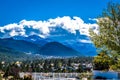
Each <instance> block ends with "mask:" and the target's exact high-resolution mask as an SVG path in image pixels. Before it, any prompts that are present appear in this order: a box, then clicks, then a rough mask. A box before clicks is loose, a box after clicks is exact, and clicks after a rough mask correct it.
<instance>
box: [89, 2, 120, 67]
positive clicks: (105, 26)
mask: <svg viewBox="0 0 120 80" xmlns="http://www.w3.org/2000/svg"><path fill="white" fill-rule="evenodd" d="M97 24H98V25H99V29H98V31H99V33H95V32H94V31H93V30H92V29H90V35H91V40H92V41H93V43H94V44H95V46H96V47H97V48H98V49H101V50H102V48H105V50H106V51H107V53H109V54H106V55H108V56H110V57H112V59H113V60H114V62H115V63H114V64H112V65H114V66H115V65H116V64H118V62H119V58H120V4H118V3H108V7H107V9H105V10H104V11H103V13H102V15H101V16H100V17H99V18H98V19H97ZM99 57H100V56H99ZM95 59H96V58H95ZM101 60H102V59H101ZM112 65H111V66H112Z"/></svg>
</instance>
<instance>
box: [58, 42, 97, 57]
mask: <svg viewBox="0 0 120 80" xmlns="http://www.w3.org/2000/svg"><path fill="white" fill-rule="evenodd" d="M60 43H62V44H64V45H65V46H67V47H71V48H73V49H75V50H76V51H78V52H80V53H82V54H84V55H85V56H95V55H97V52H96V48H95V46H94V45H93V44H92V43H85V42H80V41H79V40H71V41H64V42H60Z"/></svg>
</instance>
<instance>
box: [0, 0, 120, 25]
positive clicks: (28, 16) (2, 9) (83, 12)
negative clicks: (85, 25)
mask: <svg viewBox="0 0 120 80" xmlns="http://www.w3.org/2000/svg"><path fill="white" fill-rule="evenodd" d="M108 2H110V0H0V26H4V25H7V24H10V23H17V22H20V21H21V20H24V19H25V20H36V21H39V20H47V19H50V18H56V17H63V16H70V17H73V16H78V17H80V18H81V19H83V20H84V21H85V22H90V21H89V18H96V17H98V16H99V15H100V14H101V12H102V10H103V9H104V8H105V7H106V5H107V3H108ZM113 2H119V0H113Z"/></svg>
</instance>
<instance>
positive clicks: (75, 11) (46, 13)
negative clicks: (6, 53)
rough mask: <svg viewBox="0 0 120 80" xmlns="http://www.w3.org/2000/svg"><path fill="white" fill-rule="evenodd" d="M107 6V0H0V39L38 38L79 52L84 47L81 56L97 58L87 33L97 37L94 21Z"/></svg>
mask: <svg viewBox="0 0 120 80" xmlns="http://www.w3.org/2000/svg"><path fill="white" fill-rule="evenodd" d="M108 2H110V0H0V38H9V37H14V36H24V37H28V36H31V35H37V36H40V37H42V38H50V39H53V40H55V41H58V42H61V43H64V44H66V45H69V46H71V47H72V48H74V49H76V50H77V51H80V52H81V49H82V48H83V47H84V49H82V51H83V52H85V53H88V54H89V53H95V54H96V51H95V47H94V46H93V45H92V42H91V40H90V39H89V36H90V35H89V29H93V31H94V32H95V33H99V31H98V29H99V26H98V25H97V24H96V23H95V21H93V19H94V20H95V18H96V17H98V16H99V15H101V13H102V10H103V9H104V8H106V7H107V3H108ZM113 2H119V0H113ZM89 18H91V20H89ZM88 44H90V45H88ZM86 51H87V52H86Z"/></svg>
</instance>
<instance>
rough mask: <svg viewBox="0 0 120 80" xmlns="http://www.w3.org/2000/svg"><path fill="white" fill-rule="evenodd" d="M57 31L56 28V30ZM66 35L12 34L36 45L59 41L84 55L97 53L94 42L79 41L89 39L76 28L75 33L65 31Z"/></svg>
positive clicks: (17, 38)
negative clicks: (45, 36)
mask: <svg viewBox="0 0 120 80" xmlns="http://www.w3.org/2000/svg"><path fill="white" fill-rule="evenodd" d="M56 31H57V30H56ZM52 34H53V33H52ZM54 34H55V33H54ZM66 34H67V35H64V36H51V37H49V38H41V37H39V36H37V35H31V36H28V37H23V36H14V37H13V38H14V39H15V40H24V41H28V42H32V43H34V44H37V45H41V46H44V45H45V44H47V43H49V42H54V41H56V42H59V43H61V44H63V45H65V46H67V47H70V48H73V49H74V50H76V51H78V52H80V53H82V54H84V55H86V56H95V55H97V52H96V48H95V46H94V44H92V43H90V42H81V41H80V40H86V41H90V39H89V37H88V36H85V35H80V32H79V31H78V30H76V35H73V34H70V33H69V35H68V33H67V32H66Z"/></svg>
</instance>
